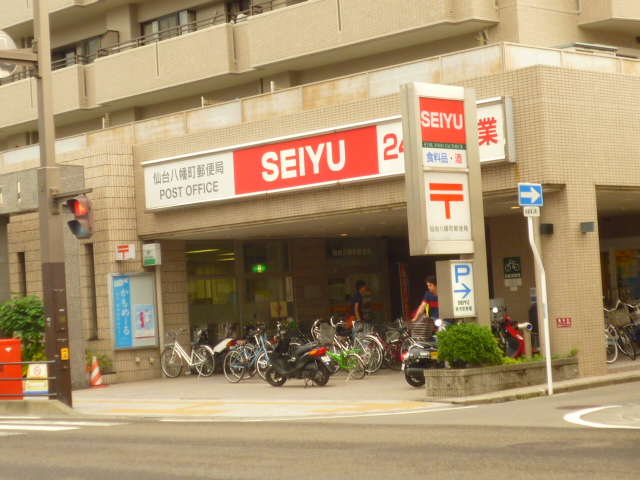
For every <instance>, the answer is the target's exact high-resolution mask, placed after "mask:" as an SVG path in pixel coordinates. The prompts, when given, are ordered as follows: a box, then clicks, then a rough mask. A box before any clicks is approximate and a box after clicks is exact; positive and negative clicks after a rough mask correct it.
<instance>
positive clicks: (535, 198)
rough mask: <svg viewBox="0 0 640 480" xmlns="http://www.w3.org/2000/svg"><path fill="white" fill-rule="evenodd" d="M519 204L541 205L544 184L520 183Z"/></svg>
mask: <svg viewBox="0 0 640 480" xmlns="http://www.w3.org/2000/svg"><path fill="white" fill-rule="evenodd" d="M518 204H519V205H520V206H521V207H541V206H542V185H540V184H539V183H519V184H518Z"/></svg>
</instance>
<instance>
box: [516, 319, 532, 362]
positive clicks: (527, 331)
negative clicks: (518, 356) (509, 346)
mask: <svg viewBox="0 0 640 480" xmlns="http://www.w3.org/2000/svg"><path fill="white" fill-rule="evenodd" d="M518 330H520V331H521V332H522V336H523V337H524V356H525V358H531V354H532V352H531V350H532V349H531V330H533V325H531V324H530V323H528V322H527V323H519V324H518Z"/></svg>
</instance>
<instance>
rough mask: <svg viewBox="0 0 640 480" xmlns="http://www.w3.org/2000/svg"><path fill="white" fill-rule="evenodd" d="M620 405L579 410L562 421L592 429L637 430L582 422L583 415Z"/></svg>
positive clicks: (628, 426)
mask: <svg viewBox="0 0 640 480" xmlns="http://www.w3.org/2000/svg"><path fill="white" fill-rule="evenodd" d="M619 407H620V405H609V406H606V407H595V408H587V409H585V410H579V411H577V412H573V413H568V414H566V415H565V416H564V419H565V420H566V421H567V422H569V423H574V424H576V425H582V426H585V427H593V428H625V429H633V430H638V429H640V426H637V427H636V426H633V425H608V424H606V423H596V422H589V421H588V420H583V419H582V417H583V416H584V415H588V414H589V413H593V412H597V411H600V410H605V409H607V408H619Z"/></svg>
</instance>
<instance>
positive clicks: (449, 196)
mask: <svg viewBox="0 0 640 480" xmlns="http://www.w3.org/2000/svg"><path fill="white" fill-rule="evenodd" d="M429 190H431V191H432V192H434V191H436V192H448V193H431V194H429V200H431V201H432V202H444V212H445V218H447V219H450V218H451V202H462V201H463V200H464V195H463V194H462V184H461V183H430V184H429ZM451 192H460V193H451Z"/></svg>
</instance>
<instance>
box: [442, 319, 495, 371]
mask: <svg viewBox="0 0 640 480" xmlns="http://www.w3.org/2000/svg"><path fill="white" fill-rule="evenodd" d="M436 338H437V339H438V356H439V358H440V360H441V361H443V360H446V361H447V362H448V363H449V365H452V366H459V365H460V364H461V363H463V364H469V365H480V364H490V365H501V364H502V351H501V350H500V346H499V345H498V340H497V339H496V338H495V337H494V336H493V334H492V333H491V329H490V328H489V327H484V326H482V325H478V324H477V323H461V324H454V325H451V326H448V327H447V328H446V329H445V330H442V331H440V332H438V333H437V335H436Z"/></svg>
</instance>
